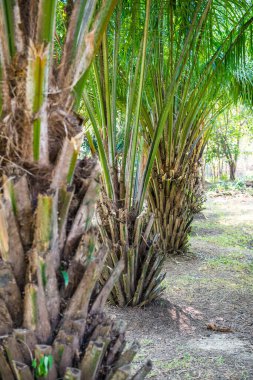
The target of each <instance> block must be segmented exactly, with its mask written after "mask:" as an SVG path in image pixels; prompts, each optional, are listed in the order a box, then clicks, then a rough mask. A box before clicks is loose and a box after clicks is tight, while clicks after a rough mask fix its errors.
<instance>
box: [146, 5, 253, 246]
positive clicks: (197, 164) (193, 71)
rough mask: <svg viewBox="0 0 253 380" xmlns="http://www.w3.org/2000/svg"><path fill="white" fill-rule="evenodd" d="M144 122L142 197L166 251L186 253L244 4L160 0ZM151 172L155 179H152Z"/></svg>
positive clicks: (241, 52) (245, 19)
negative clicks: (205, 158)
mask: <svg viewBox="0 0 253 380" xmlns="http://www.w3.org/2000/svg"><path fill="white" fill-rule="evenodd" d="M156 6H157V9H156V12H152V15H153V25H154V26H155V27H154V31H153V34H152V35H153V42H152V43H153V46H154V49H153V54H152V53H151V54H150V64H149V74H147V79H146V82H147V86H146V87H145V101H144V102H143V107H142V116H141V122H142V126H143V133H144V135H145V141H146V144H147V146H151V148H150V153H149V156H148V158H147V162H148V164H147V167H146V174H145V175H144V182H143V186H142V187H143V190H142V195H141V197H143V196H144V195H145V192H146V188H147V187H148V203H149V208H150V210H151V211H152V212H153V214H154V215H155V230H156V232H157V233H159V235H160V242H161V249H162V250H163V252H165V253H168V252H169V253H171V252H175V251H176V252H182V251H186V250H187V248H188V233H189V231H190V226H191V222H192V220H193V215H194V214H195V213H196V212H198V211H199V210H200V208H201V205H202V203H203V199H204V198H203V191H202V189H201V179H200V175H199V173H200V169H201V161H202V160H201V159H202V154H203V150H204V147H205V144H206V141H207V139H208V129H209V128H210V127H211V126H212V123H213V120H214V119H215V117H216V116H217V115H219V113H220V112H222V110H223V109H224V108H225V107H226V106H227V104H228V103H229V102H227V101H226V100H225V101H221V98H222V97H226V99H227V98H228V96H227V94H226V92H224V91H225V90H224V88H226V86H227V83H229V82H231V77H233V76H234V70H235V69H238V70H239V69H240V67H242V66H243V65H244V59H245V55H246V52H245V47H247V38H246V37H247V30H248V28H249V26H250V25H251V24H252V12H253V8H252V5H249V3H248V2H247V1H240V2H239V3H238V2H227V1H224V2H220V1H218V0H217V1H216V0H213V1H212V0H210V1H207V0H203V1H202V0H201V1H197V2H193V1H192V2H191V1H190V2H189V1H180V2H174V1H171V2H169V3H163V2H157V4H156ZM150 172H152V178H151V180H150V181H149V177H150Z"/></svg>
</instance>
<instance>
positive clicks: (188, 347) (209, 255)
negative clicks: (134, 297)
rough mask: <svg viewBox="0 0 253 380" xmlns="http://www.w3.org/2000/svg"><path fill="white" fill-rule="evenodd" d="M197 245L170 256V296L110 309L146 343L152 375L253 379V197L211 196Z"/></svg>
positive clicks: (195, 235)
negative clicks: (181, 254) (143, 304)
mask: <svg viewBox="0 0 253 380" xmlns="http://www.w3.org/2000/svg"><path fill="white" fill-rule="evenodd" d="M191 251H192V254H189V255H188V256H186V257H178V256H177V257H174V258H172V259H170V260H168V261H167V263H166V271H167V277H166V280H165V286H166V291H165V293H164V297H163V299H161V300H159V301H158V302H156V303H155V304H153V305H152V306H150V307H146V308H145V309H136V308H135V309H130V308H127V309H123V310H121V309H118V308H110V309H109V310H110V313H111V314H112V315H114V316H115V317H120V318H121V319H124V320H126V321H127V323H128V340H129V341H130V342H131V341H133V340H135V339H136V340H139V341H140V343H141V345H142V348H141V351H140V354H139V355H138V356H137V358H136V365H137V364H140V363H141V362H143V360H145V359H146V358H151V359H152V361H153V363H154V369H153V371H152V373H151V374H150V376H149V378H151V379H159V380H162V379H173V380H177V379H180V380H181V379H182V380H186V379H187V380H193V379H201V380H225V379H229V380H253V197H250V196H243V195H238V196H237V197H226V198H225V197H216V198H210V199H209V200H208V202H207V204H206V209H205V210H204V212H203V214H202V215H201V216H199V217H198V219H196V221H195V222H194V228H193V232H192V236H191ZM208 325H209V327H210V328H211V329H208V328H207V327H208ZM214 329H218V330H226V331H228V332H220V331H214Z"/></svg>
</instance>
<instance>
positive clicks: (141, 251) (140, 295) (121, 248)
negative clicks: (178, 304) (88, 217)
mask: <svg viewBox="0 0 253 380" xmlns="http://www.w3.org/2000/svg"><path fill="white" fill-rule="evenodd" d="M134 211H135V210H133V211H132V212H129V211H128V210H126V209H124V208H120V207H117V206H116V205H115V204H113V202H112V201H111V200H110V199H108V198H107V197H106V194H105V193H102V194H101V198H100V201H99V206H98V220H99V225H100V231H101V236H102V240H103V243H104V244H106V245H107V246H108V247H109V254H108V257H107V266H106V267H105V268H104V270H103V272H102V277H101V283H102V284H105V283H106V281H108V278H109V277H110V276H111V271H112V270H113V268H115V267H116V266H117V265H118V263H119V262H120V261H121V260H123V261H124V262H125V267H124V270H123V272H122V274H121V276H120V277H119V279H118V281H117V282H116V283H115V286H114V287H113V290H112V293H111V295H110V302H111V303H112V304H116V305H119V306H143V305H146V304H148V303H150V302H151V301H152V300H154V299H156V298H158V297H159V296H160V295H161V293H162V291H163V286H162V281H163V279H164V277H165V274H161V271H162V267H163V265H162V264H163V262H164V259H165V257H164V256H163V255H162V254H161V252H160V251H159V248H158V246H157V238H158V236H157V235H156V236H152V234H151V231H152V227H153V223H154V217H153V215H152V214H150V213H148V212H145V211H143V212H142V213H141V214H140V215H136V212H134Z"/></svg>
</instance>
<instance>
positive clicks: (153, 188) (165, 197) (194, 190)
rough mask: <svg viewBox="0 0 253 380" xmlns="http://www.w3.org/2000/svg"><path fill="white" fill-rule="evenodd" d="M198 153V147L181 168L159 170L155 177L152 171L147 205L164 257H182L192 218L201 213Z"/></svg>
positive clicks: (202, 193)
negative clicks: (180, 254) (152, 214)
mask: <svg viewBox="0 0 253 380" xmlns="http://www.w3.org/2000/svg"><path fill="white" fill-rule="evenodd" d="M202 150H203V149H202V145H201V144H199V146H198V147H197V148H196V149H195V151H194V153H193V154H192V156H191V158H190V159H189V160H188V161H187V162H186V163H185V164H184V165H182V166H178V165H177V163H176V162H175V165H171V170H169V171H166V170H165V169H164V170H161V168H159V174H158V172H157V168H156V167H155V168H154V170H153V173H152V180H151V183H150V189H149V198H148V202H149V207H150V209H151V210H152V212H153V213H154V215H155V225H154V227H155V231H156V232H157V233H159V235H160V244H161V249H162V250H163V252H164V253H165V254H166V253H167V254H173V253H182V252H186V251H187V250H188V248H189V244H188V237H189V233H190V230H191V224H192V221H193V217H194V215H195V214H196V213H198V212H199V211H200V210H201V208H202V205H203V202H204V199H205V197H204V191H203V183H202V178H201V166H202V160H201V155H202V153H201V152H202ZM164 167H165V165H164ZM172 168H173V169H172ZM175 168H176V170H174V169H175Z"/></svg>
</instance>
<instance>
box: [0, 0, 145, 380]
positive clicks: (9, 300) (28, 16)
mask: <svg viewBox="0 0 253 380" xmlns="http://www.w3.org/2000/svg"><path fill="white" fill-rule="evenodd" d="M67 5H68V7H67V9H68V12H67V14H66V27H67V29H66V38H65V43H64V48H63V51H62V53H61V56H60V57H59V56H57V59H59V60H60V63H59V65H57V62H56V61H55V60H54V52H55V50H54V36H55V18H56V9H57V0H50V1H49V0H30V1H23V0H20V1H18V0H11V1H9V0H1V1H0V65H1V66H0V72H1V93H0V94H1V96H0V99H1V101H0V104H1V118H0V123H1V135H0V157H1V190H2V191H1V197H0V311H1V313H0V333H1V337H0V377H1V378H2V379H3V380H7V379H8V380H11V379H25V380H29V379H33V378H40V379H41V378H46V379H57V378H59V377H60V378H64V379H105V378H106V379H119V378H127V377H128V376H130V375H129V374H130V368H129V363H130V362H131V360H132V358H133V356H134V354H135V353H136V351H137V348H136V346H133V347H131V348H130V349H129V350H128V351H126V353H125V354H123V355H121V353H122V350H123V348H124V344H125V339H124V326H123V325H122V324H121V323H120V322H119V321H115V322H113V321H112V320H110V319H109V318H107V317H106V316H105V314H104V312H103V309H104V305H105V302H106V300H107V298H108V296H109V294H110V291H111V289H112V287H113V284H114V282H115V281H117V279H118V277H119V275H120V273H121V271H122V269H123V261H122V260H121V261H119V263H118V265H117V266H116V267H115V270H114V271H113V272H112V273H111V276H110V277H109V278H108V281H107V282H106V283H105V284H104V286H103V287H100V286H98V279H99V277H100V274H101V272H102V269H103V265H104V262H105V260H106V254H107V252H106V249H105V248H103V247H100V246H99V244H98V242H97V238H96V234H95V232H94V228H93V227H92V223H91V221H92V217H93V211H94V205H95V202H96V194H97V186H98V179H97V177H98V167H97V164H96V161H94V160H87V159H85V158H84V159H83V160H79V159H78V154H79V150H80V146H81V143H82V124H83V120H82V118H81V117H80V116H79V115H78V114H77V113H76V109H77V107H78V105H77V102H76V100H75V99H74V97H73V90H75V92H76V94H78V89H79V88H80V89H81V90H82V89H83V87H84V83H85V75H86V73H87V70H88V68H89V66H90V64H91V61H92V59H93V56H94V54H95V53H96V51H97V50H98V47H99V45H100V41H101V39H102V36H103V33H104V30H105V28H106V26H107V23H108V21H109V18H110V15H111V14H112V12H113V9H114V7H115V5H116V0H105V1H103V3H102V5H100V3H99V2H97V1H94V0H76V1H75V2H72V1H69V2H68V4H67ZM149 370H150V363H147V365H144V366H143V367H142V368H141V369H140V370H139V371H138V372H137V374H136V375H134V376H133V377H132V378H133V379H142V378H144V377H145V374H146V373H147V372H148V371H149Z"/></svg>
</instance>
